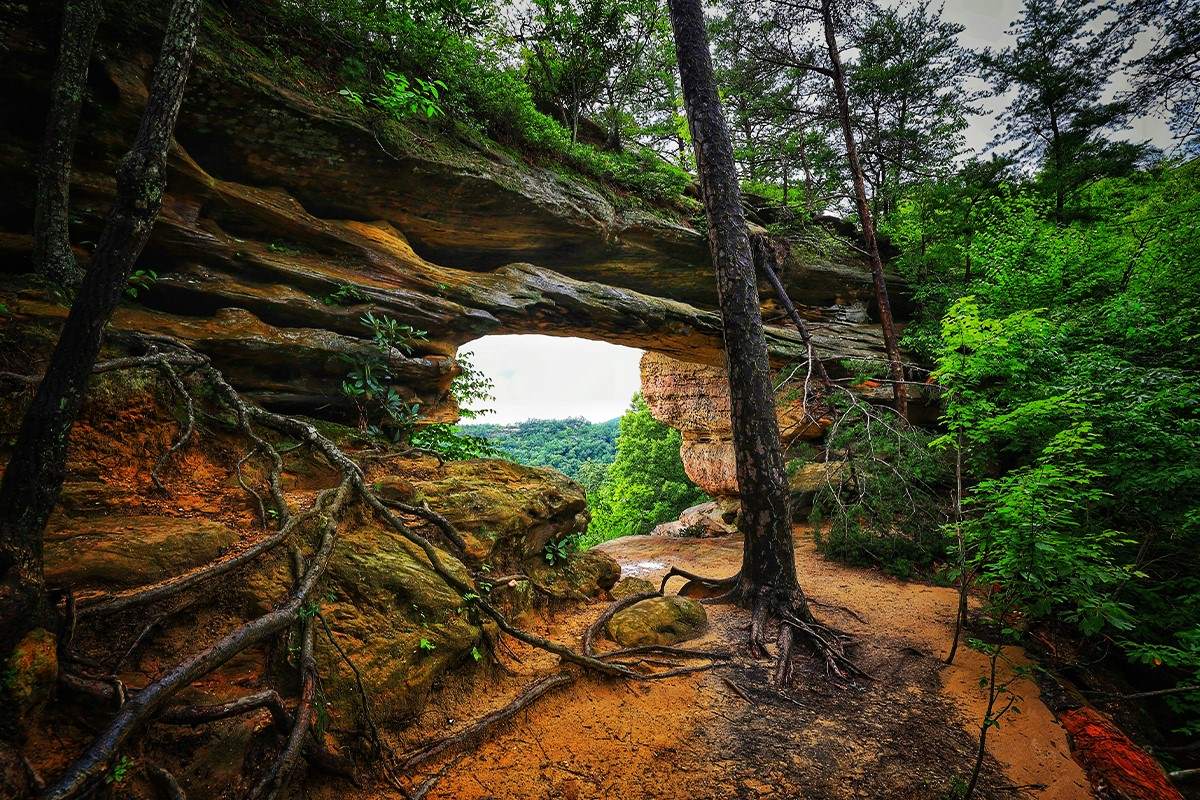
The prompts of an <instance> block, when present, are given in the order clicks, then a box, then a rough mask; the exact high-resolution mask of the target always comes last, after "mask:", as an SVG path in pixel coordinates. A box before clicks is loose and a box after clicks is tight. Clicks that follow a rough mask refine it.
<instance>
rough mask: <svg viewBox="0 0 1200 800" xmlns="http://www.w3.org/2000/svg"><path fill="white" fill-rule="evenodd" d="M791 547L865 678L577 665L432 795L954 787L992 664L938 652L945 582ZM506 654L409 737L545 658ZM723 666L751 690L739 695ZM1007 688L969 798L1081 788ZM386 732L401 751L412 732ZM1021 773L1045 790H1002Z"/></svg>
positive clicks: (726, 628) (687, 555)
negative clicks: (606, 672)
mask: <svg viewBox="0 0 1200 800" xmlns="http://www.w3.org/2000/svg"><path fill="white" fill-rule="evenodd" d="M602 549H603V550H604V551H605V552H607V553H608V554H609V555H611V556H613V557H614V558H616V559H617V560H618V561H619V562H620V563H621V565H622V567H623V569H624V572H623V574H624V575H637V576H641V577H647V578H652V579H653V578H655V577H656V576H658V575H661V574H662V573H663V572H665V571H666V569H667V567H668V566H669V565H676V566H680V567H683V568H685V569H689V570H692V571H695V572H700V573H703V574H710V575H726V574H730V573H732V572H734V571H735V570H736V569H737V566H738V563H739V561H740V558H741V546H740V542H739V541H738V540H737V539H722V540H711V539H710V540H689V539H667V538H661V537H647V536H642V537H629V538H625V539H619V540H616V541H613V542H609V543H607V544H606V545H603V547H602ZM797 550H798V552H797V560H798V564H799V567H800V574H801V576H802V581H803V583H804V586H805V589H806V591H807V592H808V594H809V596H810V597H811V598H812V599H813V600H815V601H817V603H818V605H817V607H816V608H815V609H814V611H815V613H817V615H818V617H819V618H821V619H822V620H824V621H827V622H829V623H831V624H833V625H835V626H838V627H840V628H842V629H843V630H846V631H848V632H851V633H854V634H857V635H858V640H859V645H858V647H857V649H856V659H857V661H858V663H859V664H860V665H861V666H863V667H864V668H865V669H866V670H867V671H868V672H870V673H871V674H872V675H874V676H875V677H876V680H875V681H874V682H871V683H867V684H865V685H863V686H861V687H857V688H838V687H835V686H833V685H831V684H830V683H829V682H828V681H827V680H826V679H825V676H824V673H823V671H822V669H821V668H820V666H819V665H818V664H817V663H816V662H812V663H811V664H809V665H807V666H801V667H798V669H797V675H798V682H797V685H796V686H795V687H794V688H793V689H792V690H790V691H789V692H788V693H787V695H780V694H778V693H775V692H773V691H772V690H771V689H770V688H769V687H768V686H767V675H766V669H767V667H768V666H769V665H767V664H765V663H756V662H753V661H748V660H746V659H745V658H744V657H742V658H740V659H739V660H738V661H737V662H736V663H734V664H731V665H728V666H723V667H721V668H718V669H715V670H712V671H709V672H705V673H700V674H697V675H692V676H686V677H682V678H676V679H671V680H667V681H660V682H649V683H645V684H641V685H631V684H628V683H622V682H609V681H602V680H597V679H589V678H585V679H582V680H580V681H578V682H577V683H575V684H574V685H572V686H570V687H568V688H567V689H564V690H562V691H561V692H560V693H558V694H555V695H552V696H550V697H548V698H544V699H543V700H541V701H540V702H539V703H538V704H537V705H536V706H535V707H534V709H533V710H532V711H526V712H523V713H522V714H521V715H520V716H519V717H518V718H517V719H516V720H515V721H514V722H513V723H512V724H510V725H509V726H508V727H507V728H506V729H505V730H504V732H502V733H501V734H499V735H497V736H495V737H494V738H493V739H491V740H490V741H488V742H487V743H485V744H484V745H482V746H481V747H479V748H478V749H476V750H474V751H472V752H470V753H468V754H466V755H464V756H462V757H461V758H460V759H459V760H457V761H455V762H453V763H452V765H449V766H448V768H447V770H446V773H445V776H444V777H443V778H442V779H441V781H440V782H439V783H438V785H437V787H436V788H435V789H434V791H433V792H431V793H430V795H429V797H430V798H440V799H441V800H451V799H452V798H546V799H547V800H551V799H552V798H566V799H567V800H577V799H578V800H583V799H584V798H606V799H610V798H620V799H621V800H640V799H641V798H645V799H646V800H650V799H651V798H654V799H655V800H707V799H708V798H713V799H714V800H715V799H716V798H730V797H737V798H805V799H806V800H810V799H811V800H816V799H822V800H823V799H825V798H828V799H829V800H833V799H834V798H850V797H864V798H930V800H934V799H937V800H941V798H952V797H954V796H955V790H956V787H961V782H962V779H963V778H964V777H965V776H966V774H967V773H968V772H969V769H970V764H971V762H972V756H973V751H974V747H975V738H976V736H977V733H978V724H979V719H980V717H981V716H982V713H983V703H984V697H983V692H982V690H981V689H980V688H979V685H978V681H979V678H980V676H981V675H982V674H983V673H984V669H985V665H986V662H985V659H984V658H983V656H982V655H981V654H979V653H976V652H974V651H971V650H969V649H967V650H965V651H964V650H960V654H961V655H960V657H959V659H958V661H957V663H956V664H955V665H954V666H953V667H945V666H944V665H942V664H941V663H940V659H941V658H942V657H944V655H945V652H946V648H947V646H948V642H949V633H950V631H949V626H948V622H949V621H950V620H951V619H952V616H953V608H954V600H955V598H954V592H953V591H952V590H949V589H939V588H934V587H928V586H924V585H920V584H915V583H903V582H901V581H898V580H895V579H892V578H890V577H888V576H886V575H882V574H879V573H876V572H872V571H869V570H859V569H854V568H850V567H846V566H844V565H840V564H835V563H832V562H827V561H825V560H823V559H821V558H820V557H819V556H818V555H817V554H816V553H815V551H814V549H813V545H812V542H811V537H810V536H809V535H808V533H807V531H798V536H797ZM675 588H678V587H675ZM837 606H842V607H844V608H845V609H849V611H851V612H853V613H852V614H851V613H847V611H845V610H839V609H838V608H837ZM598 610H599V609H598V608H597V607H584V608H582V609H578V610H573V611H572V612H570V613H569V614H567V613H564V614H562V615H560V616H559V617H558V618H556V619H553V620H550V621H542V623H541V624H540V626H539V627H540V632H542V633H544V634H547V635H553V636H556V637H559V638H560V639H561V640H563V641H570V642H572V643H574V642H577V641H578V634H579V633H580V632H581V631H582V630H583V628H584V627H586V625H587V624H588V622H589V621H590V620H591V619H592V618H594V616H595V614H596V613H598ZM709 619H710V630H709V633H708V635H707V636H706V637H705V638H704V639H703V640H700V643H702V644H704V645H708V646H723V647H727V648H729V649H732V650H734V651H735V652H739V653H741V652H743V651H744V647H743V646H742V645H743V643H744V641H745V639H746V633H747V632H746V625H747V624H748V620H747V615H746V614H745V613H744V612H740V611H737V610H735V609H730V608H726V607H710V610H709ZM533 622H534V621H533V620H528V621H526V624H533ZM517 655H518V656H519V657H520V658H521V659H522V660H521V662H519V663H517V662H514V661H513V659H511V658H509V659H506V662H509V663H512V664H513V665H514V666H513V669H514V672H515V673H516V674H514V675H509V676H502V677H501V678H500V679H499V680H496V681H490V680H488V681H475V682H474V683H473V684H472V683H471V682H469V681H465V680H464V681H462V682H460V683H456V684H452V685H448V686H447V687H445V688H444V690H443V691H442V692H441V693H440V694H439V695H438V697H437V698H436V699H435V700H434V701H433V702H432V703H431V704H430V705H429V706H428V707H427V708H426V710H425V711H424V712H423V714H422V716H421V719H420V720H419V721H418V723H417V724H414V725H412V726H411V727H410V729H409V730H411V731H412V732H413V733H412V736H413V740H412V742H411V743H409V744H412V743H416V742H417V741H418V740H419V739H420V738H421V737H422V736H423V737H425V738H427V737H428V736H429V735H430V733H431V732H434V731H442V730H445V731H449V730H453V729H455V728H457V727H459V726H461V725H462V724H463V723H464V721H466V720H470V719H473V718H477V717H478V716H480V715H481V714H483V713H485V712H487V711H488V710H491V709H493V708H496V707H499V706H500V705H502V704H503V703H505V702H507V700H508V699H509V698H511V697H513V696H515V694H516V693H517V692H519V691H520V689H521V688H522V687H524V686H526V685H528V684H529V683H530V682H531V681H532V679H533V676H535V675H539V674H544V673H545V672H547V671H549V670H550V669H553V660H552V659H549V658H547V657H545V655H544V654H542V653H539V652H535V651H529V650H525V649H520V650H518V651H517ZM726 679H732V680H734V681H735V682H737V683H738V685H739V686H741V687H743V688H744V689H745V691H746V692H747V693H748V694H749V695H750V697H751V698H752V699H753V701H754V702H753V703H748V702H747V701H746V700H745V699H743V698H741V697H739V696H738V695H737V694H736V693H735V692H734V691H733V690H732V689H731V688H730V687H729V684H728V683H727V682H726ZM480 687H484V689H483V690H484V691H486V692H487V695H486V696H481V695H480ZM1016 691H1017V692H1018V693H1019V694H1021V695H1023V697H1024V699H1023V701H1022V702H1020V703H1019V704H1018V705H1019V706H1020V708H1021V713H1020V714H1018V715H1011V716H1009V717H1007V718H1006V719H1005V720H1004V721H1003V723H1002V725H1001V727H1000V729H999V730H993V731H992V733H991V734H990V736H989V748H988V751H989V755H990V757H989V759H988V762H987V767H986V769H985V774H984V779H983V782H982V784H981V787H982V790H981V794H980V796H982V797H994V798H1013V797H1038V798H1044V800H1084V799H1085V798H1091V797H1092V793H1091V791H1090V789H1089V788H1088V781H1087V779H1086V777H1085V776H1084V774H1083V772H1082V770H1081V769H1080V768H1079V767H1078V765H1077V764H1076V763H1075V762H1074V761H1073V760H1072V759H1071V756H1070V753H1069V750H1068V745H1067V741H1066V735H1065V733H1064V732H1063V730H1062V728H1061V727H1059V725H1058V724H1057V722H1056V721H1055V720H1054V718H1053V716H1052V715H1051V714H1050V712H1049V711H1048V710H1047V709H1046V707H1045V706H1044V705H1042V703H1041V701H1040V700H1039V699H1038V692H1037V688H1036V687H1035V686H1034V685H1032V684H1031V683H1028V682H1022V683H1019V684H1017V686H1016ZM397 744H398V745H400V747H401V748H402V749H403V747H404V745H405V744H406V742H403V741H402V742H398V743H397ZM442 766H446V765H442ZM1031 784H1044V785H1045V788H1044V789H1032V790H1025V791H1016V790H1014V788H1013V787H1017V786H1028V785H1031ZM321 796H324V795H321ZM344 796H345V795H344V794H342V795H340V797H342V798H344ZM329 797H330V798H332V797H333V795H332V794H331V795H329Z"/></svg>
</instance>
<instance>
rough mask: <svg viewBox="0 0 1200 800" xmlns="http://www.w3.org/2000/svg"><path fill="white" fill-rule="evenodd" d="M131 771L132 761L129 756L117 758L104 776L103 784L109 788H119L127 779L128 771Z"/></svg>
mask: <svg viewBox="0 0 1200 800" xmlns="http://www.w3.org/2000/svg"><path fill="white" fill-rule="evenodd" d="M132 769H133V759H132V758H130V757H129V756H121V757H120V758H118V759H117V760H116V761H115V762H114V763H113V765H112V767H111V768H110V769H109V770H108V773H107V774H106V775H105V776H104V782H105V783H107V784H109V785H111V786H119V785H121V784H122V783H124V782H125V779H126V778H128V777H129V773H130V770H132Z"/></svg>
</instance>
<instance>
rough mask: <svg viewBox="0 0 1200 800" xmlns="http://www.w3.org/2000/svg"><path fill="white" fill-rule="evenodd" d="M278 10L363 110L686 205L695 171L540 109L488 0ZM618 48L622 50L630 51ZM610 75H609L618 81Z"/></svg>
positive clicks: (314, 3)
mask: <svg viewBox="0 0 1200 800" xmlns="http://www.w3.org/2000/svg"><path fill="white" fill-rule="evenodd" d="M626 5H629V3H626ZM645 5H646V6H648V7H649V6H651V5H652V4H645ZM275 13H276V14H277V15H278V19H277V20H276V21H275V23H274V26H275V27H277V28H280V29H282V30H288V31H291V32H292V34H293V40H294V41H295V42H299V43H303V42H305V40H314V39H315V40H316V41H315V42H313V44H314V45H317V46H312V47H308V48H305V49H302V50H301V52H302V53H303V55H304V57H305V58H306V59H310V60H311V61H313V62H314V63H313V66H315V67H316V68H317V70H318V71H319V72H322V73H325V74H326V75H328V76H329V77H330V79H331V80H336V81H337V85H339V86H340V94H341V95H342V97H344V98H345V99H346V100H347V101H348V102H349V103H350V104H351V105H352V106H354V107H356V108H359V109H362V110H363V111H364V112H370V113H374V114H378V113H379V112H386V116H387V117H388V118H391V119H400V120H405V121H409V122H412V121H414V120H424V121H425V124H444V125H452V126H454V127H456V128H458V129H459V130H460V131H461V132H462V133H463V134H464V135H466V136H468V138H470V137H471V136H472V135H473V136H474V138H478V137H479V136H480V135H483V136H488V137H491V138H492V139H495V140H496V141H498V142H500V143H503V144H510V145H515V146H517V147H519V148H521V149H522V150H523V151H525V152H526V153H527V154H529V155H531V156H534V157H538V158H542V159H548V160H551V161H554V162H558V163H560V164H563V165H565V166H566V167H568V168H569V169H572V170H576V171H578V172H579V173H581V174H583V175H585V176H589V177H592V178H595V179H598V180H600V181H602V182H605V183H608V184H611V185H612V186H613V187H614V188H616V189H618V190H621V191H626V192H632V193H634V194H636V195H638V196H641V197H645V198H647V199H650V200H653V201H657V202H669V203H674V204H676V205H682V206H690V205H692V202H691V201H690V200H688V199H685V198H684V192H685V191H686V190H687V189H688V187H689V186H690V183H691V179H690V178H689V177H688V175H687V174H686V173H684V172H683V171H682V170H680V169H678V168H676V167H674V166H672V165H671V164H668V163H667V162H665V161H663V160H662V159H661V158H659V157H658V156H657V154H655V153H654V152H653V151H652V150H647V149H642V148H636V149H634V150H633V151H631V152H623V151H612V152H609V151H602V150H600V149H598V148H596V147H595V146H593V145H591V144H587V143H584V142H582V141H579V140H578V137H576V136H574V135H573V131H574V130H575V129H577V125H576V124H572V125H564V124H563V123H562V122H560V121H559V120H556V119H555V118H554V117H552V116H549V115H547V114H545V113H543V111H542V110H541V109H539V107H538V104H537V103H536V102H535V98H534V93H533V91H532V90H531V88H530V85H529V83H528V82H527V81H526V79H525V77H524V76H523V75H522V73H521V72H520V71H518V69H516V68H515V67H514V64H517V63H522V62H523V59H522V57H521V48H520V47H517V46H514V45H515V41H516V39H517V37H510V36H507V35H505V34H503V33H502V31H501V28H502V21H501V20H500V19H499V17H498V15H497V13H496V10H495V8H494V7H493V6H492V5H491V4H490V3H486V2H476V0H432V2H421V3H395V4H393V3H387V4H379V3H375V2H373V0H292V2H288V3H284V4H280V5H279V6H278V7H277V8H276V9H275ZM618 30H623V29H620V28H619V29H618ZM521 38H526V39H527V37H521ZM616 52H617V53H618V55H619V56H620V57H621V59H624V58H625V57H626V56H627V55H628V54H629V50H628V49H619V50H617V51H616ZM317 53H319V54H320V57H314V55H313V54H317ZM287 56H288V57H294V54H293V53H288V54H287ZM611 77H612V76H611V74H610V75H609V76H608V77H607V78H606V82H612V83H613V86H612V88H613V89H614V91H618V86H617V84H616V83H615V82H613V81H612V80H611ZM619 111H620V109H618V112H619ZM618 115H619V114H618ZM439 120H440V122H439Z"/></svg>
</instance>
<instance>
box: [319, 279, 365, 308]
mask: <svg viewBox="0 0 1200 800" xmlns="http://www.w3.org/2000/svg"><path fill="white" fill-rule="evenodd" d="M370 300H371V298H370V297H368V296H367V294H366V293H365V292H364V291H363V290H362V289H359V288H358V287H357V286H355V285H354V284H352V283H341V284H338V287H337V288H336V289H334V290H333V291H332V292H330V293H329V294H327V295H325V296H324V297H323V298H321V302H322V303H324V304H325V305H327V306H353V305H357V304H359V303H367V302H370Z"/></svg>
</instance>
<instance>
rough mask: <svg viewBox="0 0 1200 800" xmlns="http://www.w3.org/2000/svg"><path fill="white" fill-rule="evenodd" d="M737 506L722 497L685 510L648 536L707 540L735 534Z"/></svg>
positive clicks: (737, 504)
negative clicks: (686, 537)
mask: <svg viewBox="0 0 1200 800" xmlns="http://www.w3.org/2000/svg"><path fill="white" fill-rule="evenodd" d="M739 505H740V504H739V503H738V501H737V500H735V499H733V498H728V497H723V498H721V499H720V500H710V501H709V502H707V503H700V504H699V505H694V506H692V507H690V508H685V509H684V510H683V511H682V512H681V513H680V514H679V519H677V520H675V521H674V522H664V523H663V524H661V525H659V526H657V527H656V528H655V529H654V530H652V531H650V535H651V536H688V537H694V538H709V537H712V536H728V535H729V534H731V533H737V530H738V527H737V516H738V507H739Z"/></svg>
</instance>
